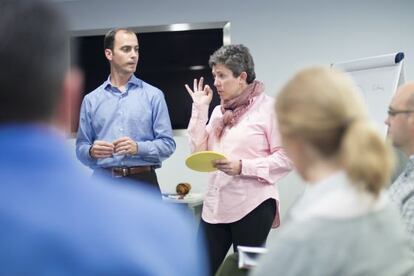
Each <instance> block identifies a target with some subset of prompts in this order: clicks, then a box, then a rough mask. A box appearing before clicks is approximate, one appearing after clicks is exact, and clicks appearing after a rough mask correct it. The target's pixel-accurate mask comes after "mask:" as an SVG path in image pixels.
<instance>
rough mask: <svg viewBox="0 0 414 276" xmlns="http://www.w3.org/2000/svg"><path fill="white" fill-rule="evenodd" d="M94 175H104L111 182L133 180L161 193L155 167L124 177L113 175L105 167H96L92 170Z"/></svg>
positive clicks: (131, 182)
mask: <svg viewBox="0 0 414 276" xmlns="http://www.w3.org/2000/svg"><path fill="white" fill-rule="evenodd" d="M93 175H94V176H98V175H99V176H105V177H109V178H111V179H112V181H113V182H116V183H125V184H133V183H134V182H135V183H137V182H138V183H137V184H140V185H141V184H144V185H146V186H148V187H150V188H151V189H154V190H156V191H158V193H160V194H161V189H160V185H159V184H158V178H157V174H156V173H155V169H154V168H152V169H151V170H150V171H147V172H142V173H139V174H131V175H128V176H124V177H113V176H112V174H111V172H110V171H108V170H105V169H98V170H95V171H94V172H93Z"/></svg>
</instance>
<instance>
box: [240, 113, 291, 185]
mask: <svg viewBox="0 0 414 276" xmlns="http://www.w3.org/2000/svg"><path fill="white" fill-rule="evenodd" d="M272 110H273V109H272ZM270 113H271V114H270V115H269V116H267V117H268V120H267V123H266V129H265V132H266V138H267V141H268V143H269V149H270V153H269V155H268V156H266V157H260V158H254V159H242V171H241V175H242V176H247V177H255V178H258V180H259V181H260V182H263V183H265V184H273V183H275V182H277V181H278V180H279V179H281V178H282V177H284V176H285V175H286V174H287V173H288V172H289V171H290V170H291V169H292V166H293V165H292V162H291V161H290V159H289V158H288V157H287V155H286V153H285V150H284V149H283V148H282V146H281V139H280V134H279V129H278V127H277V122H276V117H275V114H274V112H273V111H270Z"/></svg>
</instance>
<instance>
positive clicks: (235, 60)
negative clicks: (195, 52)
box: [208, 44, 256, 83]
mask: <svg viewBox="0 0 414 276" xmlns="http://www.w3.org/2000/svg"><path fill="white" fill-rule="evenodd" d="M208 64H209V65H210V67H213V66H215V65H217V64H223V65H225V66H226V67H227V68H228V69H230V71H232V72H233V76H234V77H238V76H240V74H241V73H242V72H246V73H247V79H246V82H247V83H252V82H253V81H254V80H255V79H256V73H255V72H254V62H253V57H252V55H251V54H250V51H249V49H248V48H247V47H246V46H244V45H242V44H237V45H225V46H222V47H221V48H220V49H218V50H217V51H215V52H214V53H213V54H212V55H211V56H210V59H209V61H208Z"/></svg>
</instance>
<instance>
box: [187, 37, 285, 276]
mask: <svg viewBox="0 0 414 276" xmlns="http://www.w3.org/2000/svg"><path fill="white" fill-rule="evenodd" d="M209 64H210V67H211V68H212V73H213V78H214V86H215V87H216V89H217V93H218V94H219V96H220V100H221V103H220V105H218V106H216V107H215V109H214V110H213V112H212V114H211V117H210V119H208V109H209V105H210V103H211V100H212V96H213V94H212V93H213V92H212V90H211V88H210V87H209V86H208V85H203V78H201V79H200V80H194V84H193V89H191V88H190V87H189V86H188V85H186V89H187V91H188V93H189V94H190V96H191V98H192V100H193V106H192V114H191V119H190V122H189V126H188V133H189V136H190V143H191V150H192V152H198V151H205V150H212V151H217V152H220V153H223V154H224V155H225V156H226V159H222V160H216V161H215V163H214V166H215V167H216V168H217V169H218V170H217V171H216V172H213V173H211V174H209V183H208V187H207V192H206V195H205V198H204V203H203V210H202V218H201V229H202V230H204V232H205V233H206V239H207V247H208V252H209V257H210V271H211V273H215V272H216V270H217V269H218V267H219V266H220V264H221V263H222V262H223V260H224V258H225V256H226V254H227V252H228V251H229V248H230V247H231V245H233V251H234V252H237V246H238V245H242V246H262V245H264V243H265V242H266V239H267V236H268V234H269V231H270V229H271V228H272V227H273V228H276V227H278V226H279V224H280V217H279V212H280V207H279V205H280V204H279V192H278V189H277V186H276V184H277V182H278V181H279V180H280V179H281V178H282V177H284V176H285V175H286V174H287V173H288V172H289V171H290V169H291V162H290V160H289V159H288V158H287V157H286V154H285V151H284V150H283V148H282V146H281V143H280V139H279V131H278V128H277V124H276V118H275V116H272V114H273V98H271V97H270V96H268V95H266V93H265V88H264V84H263V83H262V82H260V81H257V80H256V74H255V70H254V62H253V57H252V56H251V54H250V51H249V49H248V48H247V47H245V46H243V45H225V46H223V47H221V48H220V49H218V50H217V51H216V52H214V53H213V54H212V55H211V56H210V60H209ZM207 121H209V122H208V123H207Z"/></svg>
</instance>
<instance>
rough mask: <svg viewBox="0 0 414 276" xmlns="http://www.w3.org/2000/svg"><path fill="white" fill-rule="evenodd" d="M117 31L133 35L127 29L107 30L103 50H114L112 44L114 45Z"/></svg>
mask: <svg viewBox="0 0 414 276" xmlns="http://www.w3.org/2000/svg"><path fill="white" fill-rule="evenodd" d="M119 31H123V32H126V33H132V34H135V33H134V32H133V31H132V30H130V29H128V28H115V29H111V30H109V31H108V32H107V33H106V35H105V38H104V50H105V49H109V50H112V51H113V50H114V44H115V35H116V34H117V33H118V32H119Z"/></svg>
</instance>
